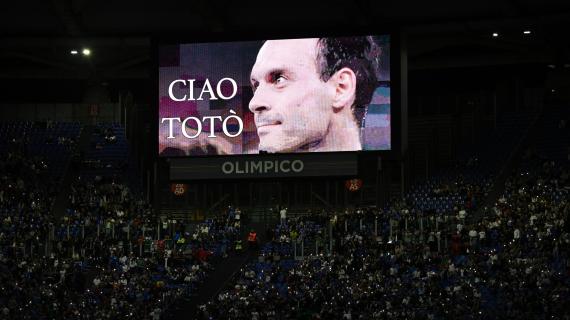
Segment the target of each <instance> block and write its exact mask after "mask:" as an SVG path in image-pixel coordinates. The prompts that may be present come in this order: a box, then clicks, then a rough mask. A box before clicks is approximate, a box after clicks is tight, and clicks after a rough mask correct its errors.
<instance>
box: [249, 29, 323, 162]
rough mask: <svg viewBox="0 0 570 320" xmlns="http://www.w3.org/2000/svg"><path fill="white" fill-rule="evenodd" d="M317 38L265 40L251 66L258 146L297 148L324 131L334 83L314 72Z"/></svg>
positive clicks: (251, 105) (271, 149) (265, 148)
mask: <svg viewBox="0 0 570 320" xmlns="http://www.w3.org/2000/svg"><path fill="white" fill-rule="evenodd" d="M316 57H317V39H293V40H274V41H267V42H265V44H264V45H263V47H262V48H261V49H260V50H259V53H258V55H257V60H256V61H255V65H254V66H253V68H252V71H251V83H252V86H253V88H254V95H253V98H252V99H251V101H250V103H249V109H250V110H251V111H252V112H253V113H254V115H255V124H256V126H257V134H258V135H259V150H263V151H268V152H296V151H300V150H303V149H305V148H307V147H311V146H312V145H316V144H318V143H319V141H321V140H322V139H323V137H324V136H325V135H326V134H327V130H328V127H329V123H330V119H331V115H332V112H333V108H332V106H331V105H332V98H333V95H334V87H332V86H331V85H329V84H328V83H326V82H323V81H322V80H321V79H320V77H319V74H318V73H317V64H316Z"/></svg>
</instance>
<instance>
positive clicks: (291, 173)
mask: <svg viewBox="0 0 570 320" xmlns="http://www.w3.org/2000/svg"><path fill="white" fill-rule="evenodd" d="M356 174H357V154H356V153H335V154H330V153H329V154H300V155H281V154H279V155H275V154H274V155H252V156H242V157H202V158H172V159H170V179H171V180H186V179H194V180H195V179H224V178H263V177H308V176H313V177H314V176H350V175H356Z"/></svg>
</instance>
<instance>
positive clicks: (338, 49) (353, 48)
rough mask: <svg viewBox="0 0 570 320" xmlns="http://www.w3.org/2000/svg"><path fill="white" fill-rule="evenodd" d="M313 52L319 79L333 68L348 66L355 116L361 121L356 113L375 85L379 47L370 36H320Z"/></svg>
mask: <svg viewBox="0 0 570 320" xmlns="http://www.w3.org/2000/svg"><path fill="white" fill-rule="evenodd" d="M317 46H318V52H317V68H318V70H317V72H319V73H320V77H321V79H322V80H323V81H328V80H329V79H330V77H332V76H333V75H334V74H335V72H337V71H338V70H340V69H342V68H349V69H351V70H352V71H354V74H355V75H356V97H355V100H354V105H353V106H352V107H353V108H354V112H355V116H356V119H357V121H358V122H359V123H360V122H361V120H362V119H361V117H360V116H359V114H360V113H362V114H363V113H364V109H365V107H366V106H367V105H368V104H370V100H372V94H373V93H374V90H375V89H376V87H377V86H378V77H377V76H376V71H377V69H378V61H377V57H378V56H379V52H380V51H379V47H378V46H377V45H376V44H375V43H374V40H373V39H372V37H370V36H365V37H339V38H320V39H319V41H318V43H317Z"/></svg>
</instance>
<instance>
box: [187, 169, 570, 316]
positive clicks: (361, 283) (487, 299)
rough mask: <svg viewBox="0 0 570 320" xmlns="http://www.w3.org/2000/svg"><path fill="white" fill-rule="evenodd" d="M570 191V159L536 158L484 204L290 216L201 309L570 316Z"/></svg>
mask: <svg viewBox="0 0 570 320" xmlns="http://www.w3.org/2000/svg"><path fill="white" fill-rule="evenodd" d="M569 192H570V181H569V171H568V168H567V167H566V166H564V165H557V164H555V163H553V162H550V161H545V160H541V159H538V158H534V159H524V161H522V163H521V166H520V167H519V168H518V169H517V170H515V173H514V174H513V175H512V176H511V178H510V179H508V182H507V184H506V186H505V190H504V194H503V195H502V196H501V197H500V198H499V199H498V201H497V203H496V205H494V206H492V207H490V208H483V210H482V214H481V216H470V212H469V210H466V209H465V208H464V207H457V208H454V210H453V213H452V214H450V215H442V214H441V213H437V212H435V211H434V210H428V211H419V210H418V209H417V208H413V206H408V205H407V204H406V203H405V201H401V202H399V203H395V204H394V205H393V206H392V207H390V208H387V209H384V210H376V209H359V210H355V211H354V212H346V213H344V214H334V213H331V214H329V215H326V214H324V215H310V216H305V217H302V218H289V219H287V222H286V223H279V224H278V225H277V226H276V228H275V231H274V234H273V235H274V237H273V241H272V242H271V243H269V244H268V245H267V246H266V248H265V250H262V251H261V253H260V257H259V260H258V261H256V262H253V263H250V264H248V265H247V266H246V267H245V268H243V269H242V270H241V271H240V272H239V273H238V274H237V275H236V276H235V277H234V279H233V281H232V282H231V284H230V285H228V287H227V288H226V289H224V291H222V292H220V293H219V294H218V295H217V296H216V297H215V298H214V299H213V300H211V301H210V302H209V303H207V304H205V305H202V306H201V307H200V311H199V314H198V317H199V318H202V319H227V318H230V319H340V318H342V319H384V318H389V319H491V318H492V319H497V318H508V319H570V316H569V315H568V313H567V312H566V306H565V302H566V301H569V299H570V291H569V290H570V260H569V259H568V258H569V257H568V253H569V247H570V225H569V224H568V223H567V221H568V218H569V216H568V215H569V214H570V203H569V202H568V193H569ZM329 224H330V225H329ZM315 226H320V227H315ZM327 226H329V227H330V228H331V229H332V230H333V231H332V239H329V240H328V241H330V242H331V243H332V247H331V248H330V249H332V250H327V249H326V246H327V244H326V241H327V240H326V234H327V231H326V230H327ZM319 234H322V235H323V237H324V238H325V241H324V242H325V243H324V244H323V249H322V250H316V251H313V252H311V253H310V254H306V255H305V256H304V257H299V255H298V251H297V254H295V253H294V250H292V249H291V247H293V248H294V247H295V246H298V243H299V242H304V241H307V239H309V238H311V237H318V236H319ZM442 238H443V240H442ZM283 246H285V247H287V248H288V249H287V250H284V249H283ZM276 248H277V249H276Z"/></svg>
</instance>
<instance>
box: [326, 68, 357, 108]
mask: <svg viewBox="0 0 570 320" xmlns="http://www.w3.org/2000/svg"><path fill="white" fill-rule="evenodd" d="M329 81H331V82H332V85H333V86H334V90H335V92H334V99H333V105H332V106H333V108H335V111H340V110H341V109H342V108H345V107H348V108H350V107H351V106H352V104H353V103H354V100H355V97H356V74H354V71H352V69H350V68H342V69H340V70H338V71H337V72H335V74H333V76H332V77H331V78H330V79H329Z"/></svg>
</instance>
